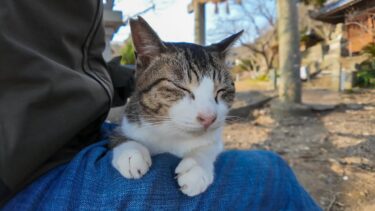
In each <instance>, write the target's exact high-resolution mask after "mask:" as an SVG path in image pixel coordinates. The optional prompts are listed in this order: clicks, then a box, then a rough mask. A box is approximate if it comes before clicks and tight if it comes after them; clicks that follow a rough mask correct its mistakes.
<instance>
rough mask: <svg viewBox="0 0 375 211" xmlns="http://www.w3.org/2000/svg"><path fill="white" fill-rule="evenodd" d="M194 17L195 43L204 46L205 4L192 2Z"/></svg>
mask: <svg viewBox="0 0 375 211" xmlns="http://www.w3.org/2000/svg"><path fill="white" fill-rule="evenodd" d="M194 16H195V20H194V21H195V32H194V33H195V35H194V36H195V43H196V44H199V45H205V43H206V39H205V38H206V26H205V24H206V17H205V16H206V15H205V4H204V3H199V2H198V1H194Z"/></svg>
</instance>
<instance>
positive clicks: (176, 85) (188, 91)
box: [171, 82, 195, 100]
mask: <svg viewBox="0 0 375 211" xmlns="http://www.w3.org/2000/svg"><path fill="white" fill-rule="evenodd" d="M171 83H172V84H173V85H174V86H175V87H177V88H179V89H181V90H182V91H184V92H186V93H187V94H189V96H190V98H191V99H193V100H195V95H194V94H193V93H192V92H191V91H190V90H189V89H187V88H185V87H182V86H180V85H178V84H176V83H174V82H171Z"/></svg>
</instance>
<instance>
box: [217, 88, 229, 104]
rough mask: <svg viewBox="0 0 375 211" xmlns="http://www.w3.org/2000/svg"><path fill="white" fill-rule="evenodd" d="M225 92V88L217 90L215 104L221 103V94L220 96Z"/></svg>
mask: <svg viewBox="0 0 375 211" xmlns="http://www.w3.org/2000/svg"><path fill="white" fill-rule="evenodd" d="M225 91H226V89H224V88H222V89H219V90H217V92H216V96H215V102H216V103H219V94H220V93H221V92H225Z"/></svg>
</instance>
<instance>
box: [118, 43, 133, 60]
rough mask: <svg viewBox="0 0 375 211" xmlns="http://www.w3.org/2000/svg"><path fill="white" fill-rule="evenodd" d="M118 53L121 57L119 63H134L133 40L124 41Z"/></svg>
mask: <svg viewBox="0 0 375 211" xmlns="http://www.w3.org/2000/svg"><path fill="white" fill-rule="evenodd" d="M120 53H121V57H122V59H121V64H135V54H134V47H133V42H132V41H131V40H130V39H129V40H128V41H126V42H125V44H124V46H123V47H122V48H121V50H120Z"/></svg>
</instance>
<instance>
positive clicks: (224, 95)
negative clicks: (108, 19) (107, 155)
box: [111, 17, 243, 196]
mask: <svg viewBox="0 0 375 211" xmlns="http://www.w3.org/2000/svg"><path fill="white" fill-rule="evenodd" d="M130 27H131V34H132V39H133V43H134V48H135V51H136V56H137V59H136V72H135V90H134V93H133V95H132V97H131V98H130V100H129V102H128V105H127V106H126V109H125V115H124V118H123V121H122V124H121V128H120V131H121V133H122V135H123V136H124V137H125V139H126V141H119V140H118V139H117V140H116V139H113V140H112V141H111V145H112V147H114V149H113V160H112V165H113V166H114V167H115V168H116V169H117V170H118V171H119V172H120V173H121V174H122V175H123V176H124V177H126V178H128V179H138V178H141V177H142V176H143V175H144V174H146V173H147V171H148V170H149V168H150V166H151V164H152V161H151V155H155V154H159V153H166V152H167V153H171V154H173V155H176V156H178V157H181V158H182V160H181V162H180V163H179V165H178V166H177V168H176V169H175V173H176V174H177V176H176V178H177V182H178V185H179V186H180V189H181V191H182V192H183V193H184V194H186V195H188V196H195V195H198V194H200V193H202V192H204V191H205V190H206V189H207V187H208V186H209V185H210V184H211V183H212V182H213V179H214V162H215V159H216V157H217V155H218V154H219V153H220V152H221V151H222V149H223V144H222V140H221V132H222V128H223V126H224V123H225V119H226V114H227V112H228V110H229V108H230V106H231V104H232V102H233V99H234V95H235V89H234V83H233V80H232V77H231V75H230V73H229V71H228V69H227V67H226V65H225V61H224V60H225V56H226V54H227V52H228V50H229V48H230V47H231V45H232V44H233V43H234V42H235V41H236V40H237V39H238V38H239V37H240V35H241V34H242V32H243V31H241V32H239V33H237V34H234V35H232V36H230V37H228V38H226V39H224V40H223V41H221V42H219V43H216V44H213V45H210V46H206V47H204V46H200V45H196V44H191V43H169V42H163V41H161V40H160V38H159V37H158V35H157V34H156V33H155V32H154V30H153V29H152V28H151V27H150V26H149V25H148V24H147V22H146V21H145V20H144V19H142V18H141V17H138V19H132V20H130Z"/></svg>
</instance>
